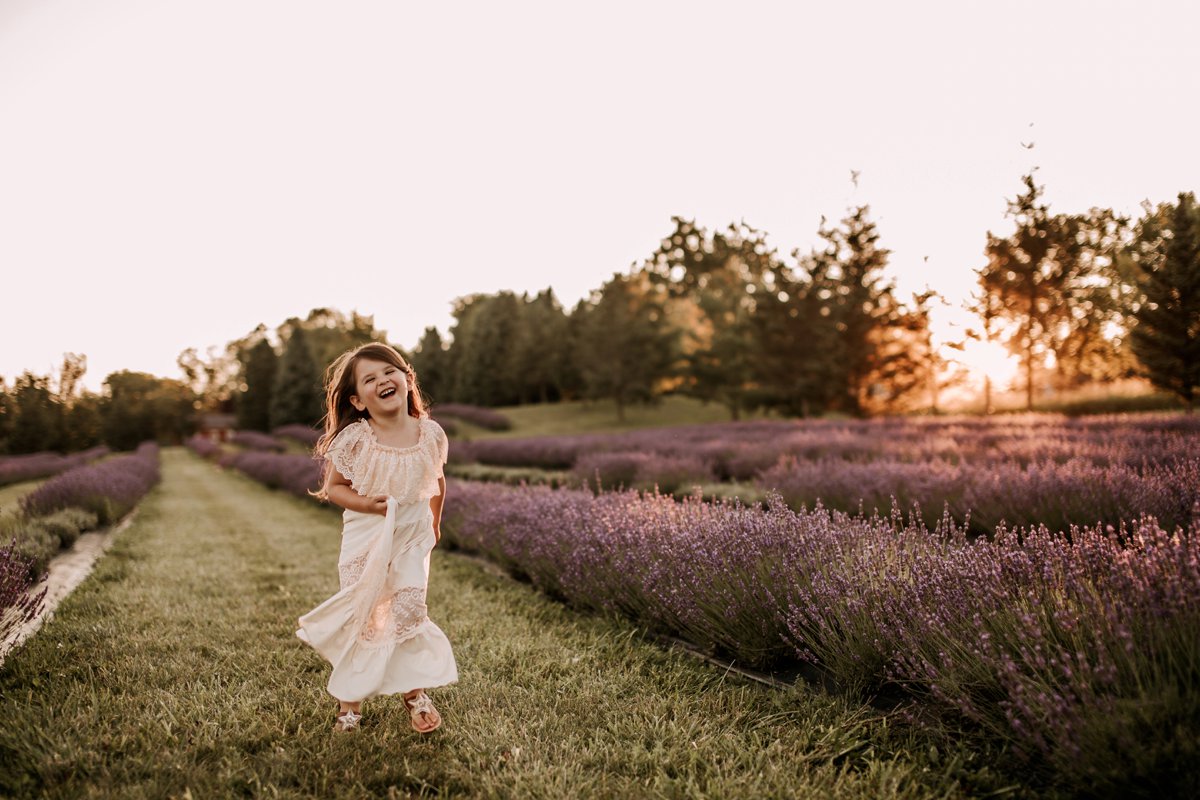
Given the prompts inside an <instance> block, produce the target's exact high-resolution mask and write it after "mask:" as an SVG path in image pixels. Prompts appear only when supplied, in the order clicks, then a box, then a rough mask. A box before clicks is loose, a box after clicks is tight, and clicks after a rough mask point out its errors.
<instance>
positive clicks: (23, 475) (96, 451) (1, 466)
mask: <svg viewBox="0 0 1200 800" xmlns="http://www.w3.org/2000/svg"><path fill="white" fill-rule="evenodd" d="M108 453H109V449H108V448H107V447H105V446H103V445H101V446H100V447H93V448H91V449H90V450H83V451H81V452H78V453H71V454H69V455H63V454H62V453H52V452H46V453H30V454H28V455H21V456H3V457H0V486H7V485H8V484H10V483H19V482H21V481H32V480H36V479H38V478H45V477H47V476H49V475H57V474H59V473H60V472H66V471H67V470H69V469H73V468H75V467H78V466H80V465H82V464H87V463H89V462H91V461H95V460H96V459H97V458H100V457H101V456H105V455H108Z"/></svg>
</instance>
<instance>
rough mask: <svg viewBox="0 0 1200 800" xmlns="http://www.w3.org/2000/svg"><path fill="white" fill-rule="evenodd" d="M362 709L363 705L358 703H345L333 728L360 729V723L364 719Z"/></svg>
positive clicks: (343, 729)
mask: <svg viewBox="0 0 1200 800" xmlns="http://www.w3.org/2000/svg"><path fill="white" fill-rule="evenodd" d="M360 710H361V706H360V705H359V704H358V703H349V704H347V703H343V704H342V705H341V707H340V708H339V709H338V713H337V716H336V717H335V718H334V720H335V721H334V723H333V729H334V730H335V731H356V730H358V723H359V721H360V720H361V719H362V714H360V713H359V711H360Z"/></svg>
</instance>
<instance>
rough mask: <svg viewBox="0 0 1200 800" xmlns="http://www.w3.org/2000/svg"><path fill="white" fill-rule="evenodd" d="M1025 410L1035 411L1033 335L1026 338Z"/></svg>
mask: <svg viewBox="0 0 1200 800" xmlns="http://www.w3.org/2000/svg"><path fill="white" fill-rule="evenodd" d="M1025 410H1026V411H1033V336H1032V334H1030V335H1029V336H1027V337H1026V338H1025Z"/></svg>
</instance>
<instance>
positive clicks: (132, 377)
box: [100, 370, 195, 450]
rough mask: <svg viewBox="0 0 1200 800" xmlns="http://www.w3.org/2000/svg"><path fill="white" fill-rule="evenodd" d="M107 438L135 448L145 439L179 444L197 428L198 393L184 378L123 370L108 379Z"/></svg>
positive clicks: (103, 406)
mask: <svg viewBox="0 0 1200 800" xmlns="http://www.w3.org/2000/svg"><path fill="white" fill-rule="evenodd" d="M104 391H105V396H104V398H103V401H102V403H101V408H100V411H101V416H102V420H103V429H104V441H105V442H107V443H108V445H109V446H110V447H113V448H115V449H117V450H132V449H134V448H135V447H137V446H138V445H139V444H141V443H142V442H144V441H148V440H155V441H158V442H161V443H163V444H178V443H179V442H182V441H183V440H184V438H186V437H187V436H188V435H189V434H190V433H192V431H194V430H195V420H194V410H195V409H194V407H193V403H194V401H195V394H194V393H193V392H192V390H191V388H190V387H188V386H187V385H186V384H185V383H183V382H182V381H177V380H172V379H170V378H158V377H155V376H154V375H149V374H147V373H145V372H131V371H128V370H122V371H120V372H114V373H112V374H111V375H109V376H108V377H107V378H105V379H104Z"/></svg>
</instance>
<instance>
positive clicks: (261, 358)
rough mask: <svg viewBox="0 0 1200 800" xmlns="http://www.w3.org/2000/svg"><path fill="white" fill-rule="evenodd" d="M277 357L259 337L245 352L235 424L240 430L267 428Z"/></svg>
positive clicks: (269, 424) (269, 423) (269, 420)
mask: <svg viewBox="0 0 1200 800" xmlns="http://www.w3.org/2000/svg"><path fill="white" fill-rule="evenodd" d="M278 369H279V357H278V356H277V355H275V348H273V347H271V343H270V342H268V341H267V339H266V337H265V336H264V337H262V338H260V339H259V340H258V342H257V343H255V344H254V346H253V347H251V348H250V350H249V352H248V353H246V363H245V366H244V368H243V377H242V386H243V387H244V388H243V389H242V391H241V393H240V394H238V395H237V402H236V409H237V425H238V427H239V428H241V429H242V430H251V431H269V430H270V429H271V410H272V403H271V398H272V397H273V396H274V391H275V378H276V371H277V370H278Z"/></svg>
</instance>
